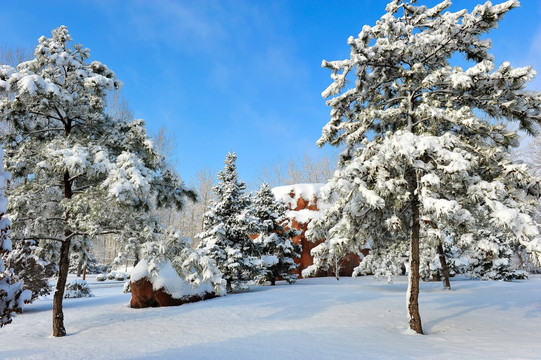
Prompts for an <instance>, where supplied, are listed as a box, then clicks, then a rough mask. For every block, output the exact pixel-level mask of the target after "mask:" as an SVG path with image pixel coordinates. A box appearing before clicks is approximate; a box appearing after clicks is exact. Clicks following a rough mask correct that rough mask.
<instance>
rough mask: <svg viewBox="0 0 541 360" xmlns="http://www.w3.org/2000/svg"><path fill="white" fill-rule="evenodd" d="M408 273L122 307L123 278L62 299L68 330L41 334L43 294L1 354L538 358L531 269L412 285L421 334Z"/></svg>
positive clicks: (539, 291) (539, 306) (46, 323)
mask: <svg viewBox="0 0 541 360" xmlns="http://www.w3.org/2000/svg"><path fill="white" fill-rule="evenodd" d="M406 280H407V279H406V278H405V277H401V278H398V279H396V281H395V283H394V284H391V285H388V284H387V283H386V282H384V281H376V280H375V279H373V278H372V277H360V278H356V279H351V278H341V279H340V281H336V280H335V279H334V278H318V279H303V280H299V281H298V282H297V283H296V284H295V285H287V284H285V283H279V284H278V285H277V286H274V287H271V286H258V287H253V288H252V289H251V291H250V292H246V293H241V294H235V295H228V296H226V297H222V298H216V299H212V300H207V301H203V302H199V303H194V304H185V305H182V306H179V307H168V308H150V309H131V308H130V307H129V305H128V303H129V300H130V294H123V293H122V291H121V290H122V282H113V281H107V282H97V281H95V276H90V277H89V283H90V285H91V287H92V289H93V293H94V295H95V297H92V298H83V299H66V300H65V301H64V309H65V310H64V311H65V321H66V322H65V324H66V330H67V332H68V336H66V337H64V338H53V337H52V336H51V335H50V334H51V307H52V296H50V297H47V298H43V299H40V300H38V301H36V302H35V303H34V304H31V305H29V306H27V307H26V311H25V313H24V314H23V315H19V316H17V317H15V318H14V320H13V323H12V324H11V325H7V326H5V327H4V328H2V329H0V343H1V345H0V358H1V359H257V360H262V359H361V358H362V359H405V358H421V359H540V358H541V341H540V334H541V275H533V276H531V278H530V280H525V281H513V282H495V281H476V280H466V279H458V280H454V281H452V284H451V285H452V286H453V290H452V291H450V292H449V291H443V290H442V285H441V284H440V283H421V295H420V309H421V317H422V319H423V325H424V331H425V333H426V334H427V335H424V336H423V335H410V334H409V333H408V332H407V331H406V328H407V322H406V309H405V303H406V302H405V294H406V287H407V281H406Z"/></svg>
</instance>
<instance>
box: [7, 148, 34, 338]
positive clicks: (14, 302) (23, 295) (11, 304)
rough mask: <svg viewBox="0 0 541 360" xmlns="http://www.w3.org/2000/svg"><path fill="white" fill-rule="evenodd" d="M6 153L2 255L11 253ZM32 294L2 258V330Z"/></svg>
mask: <svg viewBox="0 0 541 360" xmlns="http://www.w3.org/2000/svg"><path fill="white" fill-rule="evenodd" d="M3 157H4V151H3V150H2V149H0V255H3V254H5V253H7V252H9V251H11V240H10V238H9V233H10V221H9V219H8V218H7V217H5V216H4V215H5V214H6V211H7V205H8V203H7V199H6V197H5V195H4V189H5V187H6V183H7V181H8V180H9V173H7V172H5V171H3V168H4V162H3ZM31 295H32V294H31V292H30V291H29V290H24V289H23V282H22V281H18V279H17V277H16V276H15V275H14V274H13V271H12V269H11V268H6V267H5V266H4V262H3V260H2V256H0V328H1V327H2V326H4V325H7V324H9V323H11V321H12V320H11V318H12V316H13V313H20V312H21V311H22V308H23V305H24V303H25V302H26V301H29V300H30V297H31Z"/></svg>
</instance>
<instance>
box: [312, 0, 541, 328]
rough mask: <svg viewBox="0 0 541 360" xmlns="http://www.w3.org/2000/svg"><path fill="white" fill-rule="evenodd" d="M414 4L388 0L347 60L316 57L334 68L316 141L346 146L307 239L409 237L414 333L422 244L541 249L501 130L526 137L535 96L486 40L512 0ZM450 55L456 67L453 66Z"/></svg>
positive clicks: (536, 116)
mask: <svg viewBox="0 0 541 360" xmlns="http://www.w3.org/2000/svg"><path fill="white" fill-rule="evenodd" d="M415 3H416V1H413V0H412V1H405V0H394V1H392V2H391V3H389V4H388V5H387V7H386V11H387V12H386V14H385V15H384V16H383V17H381V19H380V20H379V21H377V22H376V25H374V26H368V25H365V26H364V27H363V29H362V31H361V32H360V34H359V36H358V37H357V38H354V37H350V38H349V40H348V44H349V45H350V47H351V57H350V59H346V60H343V61H332V62H327V61H323V66H324V67H326V68H329V69H330V70H331V71H332V76H331V77H332V79H333V83H332V84H331V85H330V86H329V87H328V88H327V89H326V90H325V91H324V92H323V94H322V95H323V96H324V97H325V98H329V100H328V101H327V105H328V106H330V107H331V119H330V121H329V122H328V124H327V125H325V127H324V128H323V131H322V136H321V138H320V139H319V141H318V145H320V146H323V145H324V144H326V143H329V144H331V145H339V144H342V145H343V146H344V147H345V150H344V151H343V153H342V154H341V156H340V160H339V169H338V170H337V171H336V173H335V175H334V177H333V178H332V179H331V181H330V183H329V184H328V185H327V189H326V194H327V196H331V195H335V196H337V197H338V200H337V201H336V203H335V204H334V206H333V207H332V209H330V211H327V212H326V213H325V215H324V216H323V217H322V218H320V219H318V220H316V221H314V222H313V224H314V225H313V227H312V228H313V230H312V232H311V234H312V235H311V236H312V237H313V238H318V237H319V235H321V234H322V233H324V234H325V235H326V236H327V242H332V241H333V239H345V241H346V243H347V245H348V246H349V247H350V248H351V249H352V250H353V251H354V250H355V249H357V248H359V247H360V246H361V245H363V244H365V243H366V242H372V243H373V244H374V246H373V249H375V250H376V252H378V250H379V249H393V248H394V249H400V248H402V246H400V244H408V246H407V247H408V248H409V251H408V252H409V272H408V273H409V281H408V290H407V308H408V319H409V326H410V328H411V329H412V330H413V331H415V332H417V333H422V325H421V317H420V314H419V307H418V296H419V268H420V255H419V252H420V243H422V244H427V245H429V246H432V247H436V246H437V245H438V243H439V241H440V240H441V239H443V238H444V234H446V233H450V238H452V239H453V241H454V242H455V243H456V245H457V246H462V247H464V248H466V249H469V250H470V251H472V252H474V253H477V255H478V257H479V258H481V257H483V256H484V257H491V256H494V257H497V256H498V253H500V252H501V250H502V249H501V247H502V246H503V247H510V246H520V247H522V248H524V249H526V250H527V251H530V252H536V251H537V252H539V251H541V245H540V243H539V234H538V230H537V227H536V224H535V223H534V222H533V221H532V218H531V216H530V214H532V213H533V209H534V207H535V206H536V202H535V199H534V198H533V197H532V195H533V189H532V187H531V184H533V183H534V181H533V179H532V178H531V176H530V175H529V174H528V171H527V169H526V168H525V167H524V166H522V165H516V164H513V163H512V162H511V159H510V152H509V148H510V147H512V146H516V145H517V136H516V133H514V132H512V131H509V130H508V129H507V128H506V126H505V123H506V122H507V121H509V122H516V123H518V124H519V127H520V128H521V129H522V130H524V131H528V132H533V131H534V124H536V123H539V122H540V119H541V117H540V116H541V94H540V93H539V92H527V91H524V86H525V84H526V82H528V81H529V80H531V79H532V77H533V76H534V74H535V72H534V71H533V70H532V69H531V68H530V67H524V68H513V67H512V66H511V65H510V64H509V63H508V62H504V63H503V64H501V65H500V66H499V67H496V66H495V64H494V61H493V57H492V55H490V54H489V49H490V47H491V42H490V40H489V39H486V38H484V35H485V34H486V33H487V32H489V31H490V30H492V29H494V28H496V26H497V24H498V22H499V21H500V20H501V19H502V18H503V16H504V15H505V14H506V13H507V12H508V11H509V10H511V9H512V8H514V7H517V6H518V2H517V1H515V0H511V1H507V2H505V3H502V4H499V5H492V4H491V3H490V2H487V3H486V4H484V5H479V6H476V7H475V9H474V10H473V11H471V12H468V11H467V10H462V11H458V12H454V13H453V12H447V11H446V10H447V9H448V8H449V6H450V5H451V2H450V1H443V2H442V3H440V4H438V5H436V6H434V7H433V8H427V7H426V6H417V5H415ZM456 54H458V55H462V56H464V57H465V58H466V62H465V65H466V66H467V68H466V69H463V68H462V67H459V66H452V65H451V63H450V60H451V58H452V57H453V56H454V55H456ZM351 77H355V79H354V81H353V82H352V84H353V86H351V88H346V85H347V84H348V81H347V80H348V79H350V78H351ZM480 229H485V230H486V231H484V232H481V231H480ZM487 232H488V234H487ZM329 248H330V247H329ZM503 250H505V249H503ZM504 252H505V251H504ZM477 255H476V256H477ZM503 262H505V260H503Z"/></svg>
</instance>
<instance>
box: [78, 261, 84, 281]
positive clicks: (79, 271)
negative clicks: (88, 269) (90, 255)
mask: <svg viewBox="0 0 541 360" xmlns="http://www.w3.org/2000/svg"><path fill="white" fill-rule="evenodd" d="M82 270H83V259H81V260H79V263H78V264H77V277H81V271H82Z"/></svg>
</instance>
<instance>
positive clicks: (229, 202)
mask: <svg viewBox="0 0 541 360" xmlns="http://www.w3.org/2000/svg"><path fill="white" fill-rule="evenodd" d="M236 160H237V155H236V154H235V153H233V152H230V153H229V154H227V156H226V157H225V167H224V169H223V170H220V171H219V172H218V183H217V184H216V186H214V188H213V191H214V194H215V200H213V201H212V202H211V205H210V209H209V210H208V211H207V212H206V213H205V218H204V231H203V232H202V233H200V234H198V235H197V237H198V239H199V241H200V242H199V245H198V247H199V248H201V249H205V251H206V252H207V254H208V256H210V257H211V258H212V259H214V260H215V261H216V264H217V266H218V269H220V271H221V272H222V276H223V279H224V280H225V281H226V283H227V291H228V292H232V291H242V290H245V289H247V287H248V282H249V281H258V280H259V278H260V276H261V273H262V269H261V265H260V261H259V259H258V256H259V253H258V247H257V246H256V244H255V243H254V242H253V241H252V240H251V239H250V236H249V235H250V234H256V233H257V232H258V229H257V220H256V219H255V218H254V217H253V215H252V211H251V209H250V196H249V195H246V194H245V190H246V184H245V183H244V182H242V181H241V180H239V178H238V173H237V165H236Z"/></svg>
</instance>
